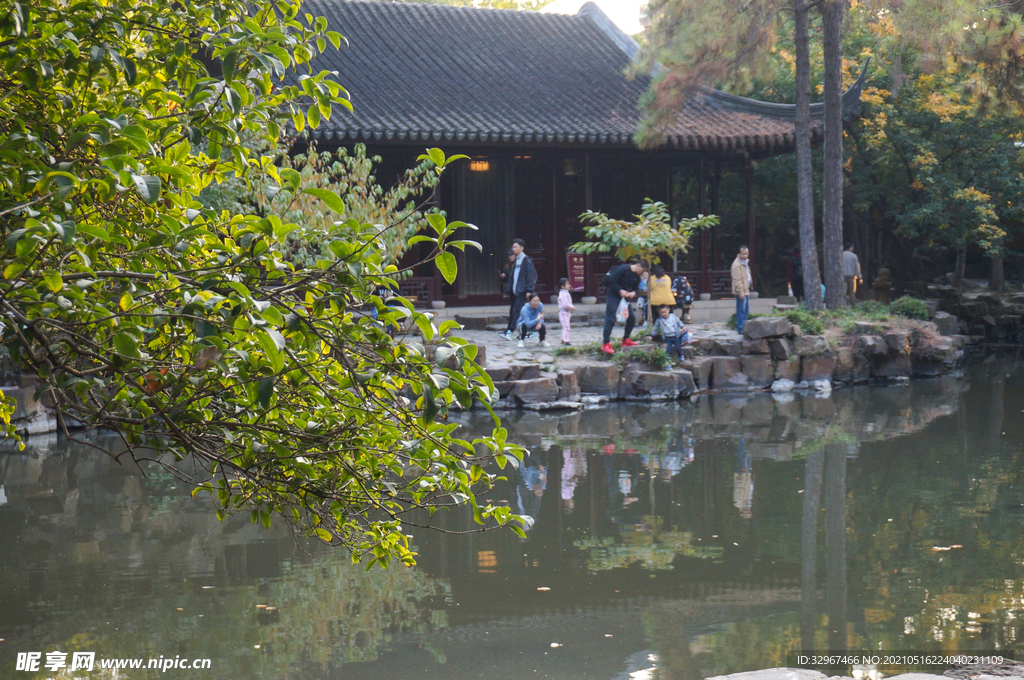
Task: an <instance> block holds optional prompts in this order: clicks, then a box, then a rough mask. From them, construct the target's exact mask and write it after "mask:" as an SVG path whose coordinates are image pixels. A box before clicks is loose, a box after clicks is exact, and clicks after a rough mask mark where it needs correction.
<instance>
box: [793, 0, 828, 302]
mask: <svg viewBox="0 0 1024 680" xmlns="http://www.w3.org/2000/svg"><path fill="white" fill-rule="evenodd" d="M794 10H795V15H796V35H795V42H796V193H797V206H798V218H797V221H798V223H799V225H800V255H801V258H802V261H803V269H804V296H805V297H804V306H805V307H807V309H812V310H818V309H821V303H822V300H821V275H820V274H819V273H818V243H817V239H816V238H815V236H814V168H813V167H812V165H811V48H810V44H809V40H810V39H809V38H808V36H807V13H808V10H807V6H806V3H804V2H803V0H794Z"/></svg>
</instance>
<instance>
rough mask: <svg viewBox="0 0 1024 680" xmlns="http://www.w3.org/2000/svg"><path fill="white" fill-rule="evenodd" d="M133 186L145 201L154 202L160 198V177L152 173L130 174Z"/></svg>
mask: <svg viewBox="0 0 1024 680" xmlns="http://www.w3.org/2000/svg"><path fill="white" fill-rule="evenodd" d="M132 181H133V182H135V188H136V189H137V190H138V192H139V196H142V200H143V201H145V202H146V203H150V204H152V203H156V202H157V199H159V198H160V178H159V177H153V176H152V175H132Z"/></svg>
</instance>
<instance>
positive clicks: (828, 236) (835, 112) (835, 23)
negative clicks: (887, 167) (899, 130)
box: [821, 0, 848, 309]
mask: <svg viewBox="0 0 1024 680" xmlns="http://www.w3.org/2000/svg"><path fill="white" fill-rule="evenodd" d="M845 13H846V0H825V2H824V4H822V6H821V16H822V44H823V47H824V53H825V73H824V86H825V159H824V164H823V167H822V175H823V180H824V192H823V198H822V222H823V225H824V229H823V232H824V237H823V243H822V246H823V253H824V256H825V257H824V262H825V294H826V302H827V304H828V307H829V309H841V308H843V307H846V306H847V305H848V301H847V297H846V281H845V279H844V277H843V15H844V14H845Z"/></svg>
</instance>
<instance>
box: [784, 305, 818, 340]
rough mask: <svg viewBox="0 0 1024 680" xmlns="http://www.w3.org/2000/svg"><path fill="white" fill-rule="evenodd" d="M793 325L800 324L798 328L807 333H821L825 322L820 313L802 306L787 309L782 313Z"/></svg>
mask: <svg viewBox="0 0 1024 680" xmlns="http://www.w3.org/2000/svg"><path fill="white" fill-rule="evenodd" d="M784 316H785V317H786V318H787V319H789V322H790V323H791V324H793V325H794V326H800V330H801V331H803V332H804V333H806V334H807V335H821V334H822V333H824V332H825V324H824V322H823V321H822V319H821V315H820V314H815V313H814V312H812V311H810V310H809V309H807V308H806V307H804V306H802V305H801V306H800V307H797V308H796V309H791V310H789V311H787V312H786V313H785V315H784Z"/></svg>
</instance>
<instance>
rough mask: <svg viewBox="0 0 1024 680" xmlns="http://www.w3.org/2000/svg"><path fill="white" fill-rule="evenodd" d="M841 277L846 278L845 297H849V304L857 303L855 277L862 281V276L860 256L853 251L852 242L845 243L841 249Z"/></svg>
mask: <svg viewBox="0 0 1024 680" xmlns="http://www.w3.org/2000/svg"><path fill="white" fill-rule="evenodd" d="M843 278H845V279H846V297H847V298H849V299H850V306H851V307H853V306H854V305H856V304H857V283H858V281H857V279H860V283H862V284H863V283H864V277H863V276H862V275H861V272H860V258H859V257H857V253H855V252H853V244H852V243H847V244H846V250H844V251H843Z"/></svg>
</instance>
